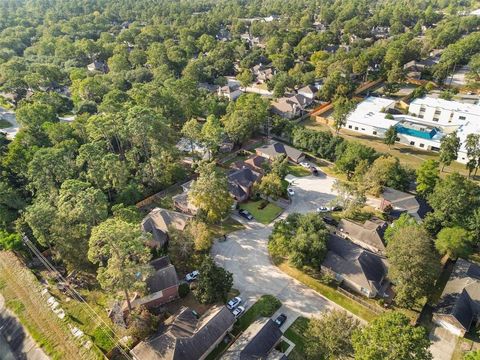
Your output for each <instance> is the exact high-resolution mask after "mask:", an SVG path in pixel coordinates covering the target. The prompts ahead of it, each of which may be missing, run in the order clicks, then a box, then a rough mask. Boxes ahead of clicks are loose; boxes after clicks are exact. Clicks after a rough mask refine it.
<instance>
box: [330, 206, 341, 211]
mask: <svg viewBox="0 0 480 360" xmlns="http://www.w3.org/2000/svg"><path fill="white" fill-rule="evenodd" d="M342 210H343V207H341V206H340V205H335V206H332V207H331V208H330V211H342Z"/></svg>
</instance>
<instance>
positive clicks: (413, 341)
mask: <svg viewBox="0 0 480 360" xmlns="http://www.w3.org/2000/svg"><path fill="white" fill-rule="evenodd" d="M352 343H353V349H354V353H355V359H358V360H376V359H383V360H397V359H402V360H431V359H432V354H431V353H430V351H429V349H428V348H429V346H430V340H429V339H428V334H427V331H426V329H425V328H423V327H421V326H420V327H413V326H412V325H410V320H409V319H408V318H407V317H406V316H405V315H404V314H402V313H400V312H386V313H384V314H383V315H382V316H380V317H378V318H376V319H375V320H373V321H372V322H371V323H370V324H369V325H367V326H366V327H365V328H363V329H361V330H357V331H356V332H355V333H354V334H353V336H352Z"/></svg>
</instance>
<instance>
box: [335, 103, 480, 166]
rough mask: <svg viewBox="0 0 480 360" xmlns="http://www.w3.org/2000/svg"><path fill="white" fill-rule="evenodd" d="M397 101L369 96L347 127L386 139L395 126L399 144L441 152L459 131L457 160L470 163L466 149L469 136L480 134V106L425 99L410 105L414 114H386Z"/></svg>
mask: <svg viewBox="0 0 480 360" xmlns="http://www.w3.org/2000/svg"><path fill="white" fill-rule="evenodd" d="M394 106H395V101H394V100H390V99H384V98H377V97H368V98H366V99H365V100H364V101H363V102H361V103H360V104H359V105H358V106H357V108H356V109H355V111H353V112H352V113H351V114H350V115H349V116H348V118H347V122H346V124H345V126H344V127H345V128H346V129H349V130H352V131H356V132H360V133H363V134H366V135H370V136H376V137H380V138H383V137H384V136H385V132H386V131H387V129H388V128H390V127H391V126H394V127H396V129H397V134H398V135H397V141H398V142H399V143H402V144H405V145H409V146H413V147H416V148H419V149H423V150H429V151H439V150H440V140H441V139H442V137H443V136H445V134H449V133H451V132H453V131H457V134H458V136H459V138H460V141H461V143H462V145H461V148H460V151H459V154H458V158H457V161H458V162H461V163H464V164H465V163H467V161H468V158H467V154H466V149H465V146H464V143H465V140H466V138H467V135H468V134H472V133H480V106H479V105H475V104H464V103H459V102H456V101H447V100H443V99H437V98H431V97H425V98H421V99H415V100H414V101H412V103H411V104H410V106H409V113H410V115H393V116H388V117H390V119H388V118H387V113H386V111H387V110H388V109H392V108H393V107H394Z"/></svg>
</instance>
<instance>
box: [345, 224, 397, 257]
mask: <svg viewBox="0 0 480 360" xmlns="http://www.w3.org/2000/svg"><path fill="white" fill-rule="evenodd" d="M387 226H388V224H387V223H386V222H385V221H383V220H381V219H379V218H376V217H373V218H372V219H370V220H367V221H365V222H364V223H363V224H360V223H358V222H355V221H352V220H348V219H342V220H340V222H339V223H338V229H339V230H340V233H341V234H342V235H343V236H345V237H346V238H348V239H349V240H351V241H352V242H354V243H355V244H357V245H360V246H361V247H362V248H364V249H366V250H369V251H372V252H374V253H379V254H381V255H385V250H386V248H385V244H384V242H383V235H384V233H385V230H386V229H387Z"/></svg>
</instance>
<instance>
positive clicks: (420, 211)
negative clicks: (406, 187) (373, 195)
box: [380, 187, 431, 221]
mask: <svg viewBox="0 0 480 360" xmlns="http://www.w3.org/2000/svg"><path fill="white" fill-rule="evenodd" d="M380 198H381V205H380V209H381V210H382V211H385V212H388V213H389V214H390V215H391V216H393V217H398V216H400V215H401V214H402V213H405V212H406V213H408V214H410V215H412V216H413V217H414V218H415V219H416V220H417V221H421V220H422V219H423V218H424V217H425V215H426V214H427V213H428V212H430V211H431V208H430V207H429V206H428V204H427V203H426V202H425V201H424V200H422V199H420V198H418V197H416V196H415V195H412V194H409V193H406V192H403V191H399V190H395V189H392V188H389V187H385V188H384V189H383V192H382V195H381V196H380Z"/></svg>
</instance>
